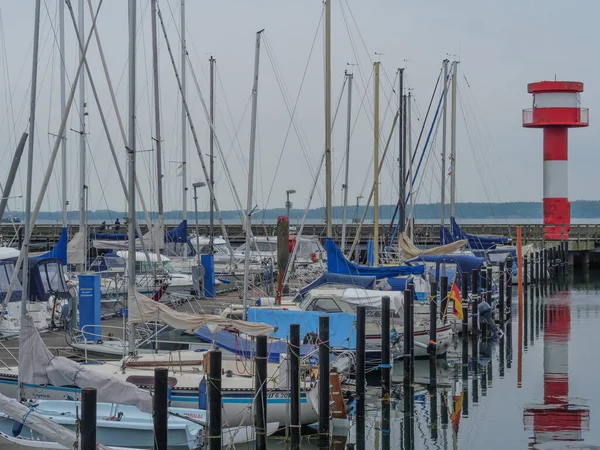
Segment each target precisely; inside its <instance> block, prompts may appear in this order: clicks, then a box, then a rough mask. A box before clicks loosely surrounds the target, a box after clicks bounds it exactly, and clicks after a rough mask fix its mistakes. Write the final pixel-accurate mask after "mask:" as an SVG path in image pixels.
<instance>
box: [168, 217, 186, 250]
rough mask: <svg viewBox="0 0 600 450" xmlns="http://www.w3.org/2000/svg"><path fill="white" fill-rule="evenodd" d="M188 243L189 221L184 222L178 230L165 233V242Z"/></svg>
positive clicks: (178, 226)
mask: <svg viewBox="0 0 600 450" xmlns="http://www.w3.org/2000/svg"><path fill="white" fill-rule="evenodd" d="M187 241H188V227H187V220H183V221H182V222H181V223H180V224H179V225H177V227H176V228H173V229H172V230H171V231H167V232H166V233H165V242H178V243H182V244H183V243H186V242H187Z"/></svg>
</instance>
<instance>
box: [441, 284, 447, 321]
mask: <svg viewBox="0 0 600 450" xmlns="http://www.w3.org/2000/svg"><path fill="white" fill-rule="evenodd" d="M440 317H441V319H442V320H443V321H444V323H446V322H447V321H448V277H447V276H446V275H444V276H441V277H440Z"/></svg>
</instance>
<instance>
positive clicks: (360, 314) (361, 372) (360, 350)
mask: <svg viewBox="0 0 600 450" xmlns="http://www.w3.org/2000/svg"><path fill="white" fill-rule="evenodd" d="M365 339H366V319H365V306H363V305H359V306H357V307H356V417H357V418H363V417H365Z"/></svg>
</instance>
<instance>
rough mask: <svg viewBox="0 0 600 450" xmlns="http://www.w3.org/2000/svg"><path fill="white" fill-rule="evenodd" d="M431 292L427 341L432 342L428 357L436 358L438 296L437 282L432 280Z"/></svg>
mask: <svg viewBox="0 0 600 450" xmlns="http://www.w3.org/2000/svg"><path fill="white" fill-rule="evenodd" d="M429 290H430V292H431V297H430V299H429V342H433V343H434V344H433V346H432V351H431V353H430V354H429V359H431V360H434V361H435V359H436V348H435V342H437V305H438V296H437V291H438V287H437V283H436V282H435V281H432V282H431V284H430V288H429Z"/></svg>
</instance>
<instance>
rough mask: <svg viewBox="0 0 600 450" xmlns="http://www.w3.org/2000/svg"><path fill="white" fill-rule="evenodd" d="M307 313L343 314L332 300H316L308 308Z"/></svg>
mask: <svg viewBox="0 0 600 450" xmlns="http://www.w3.org/2000/svg"><path fill="white" fill-rule="evenodd" d="M306 310H307V311H322V312H342V309H341V308H340V307H339V305H338V304H337V303H336V301H335V300H334V299H332V298H316V299H314V300H313V301H312V302H311V304H310V305H308V307H307V308H306Z"/></svg>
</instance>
